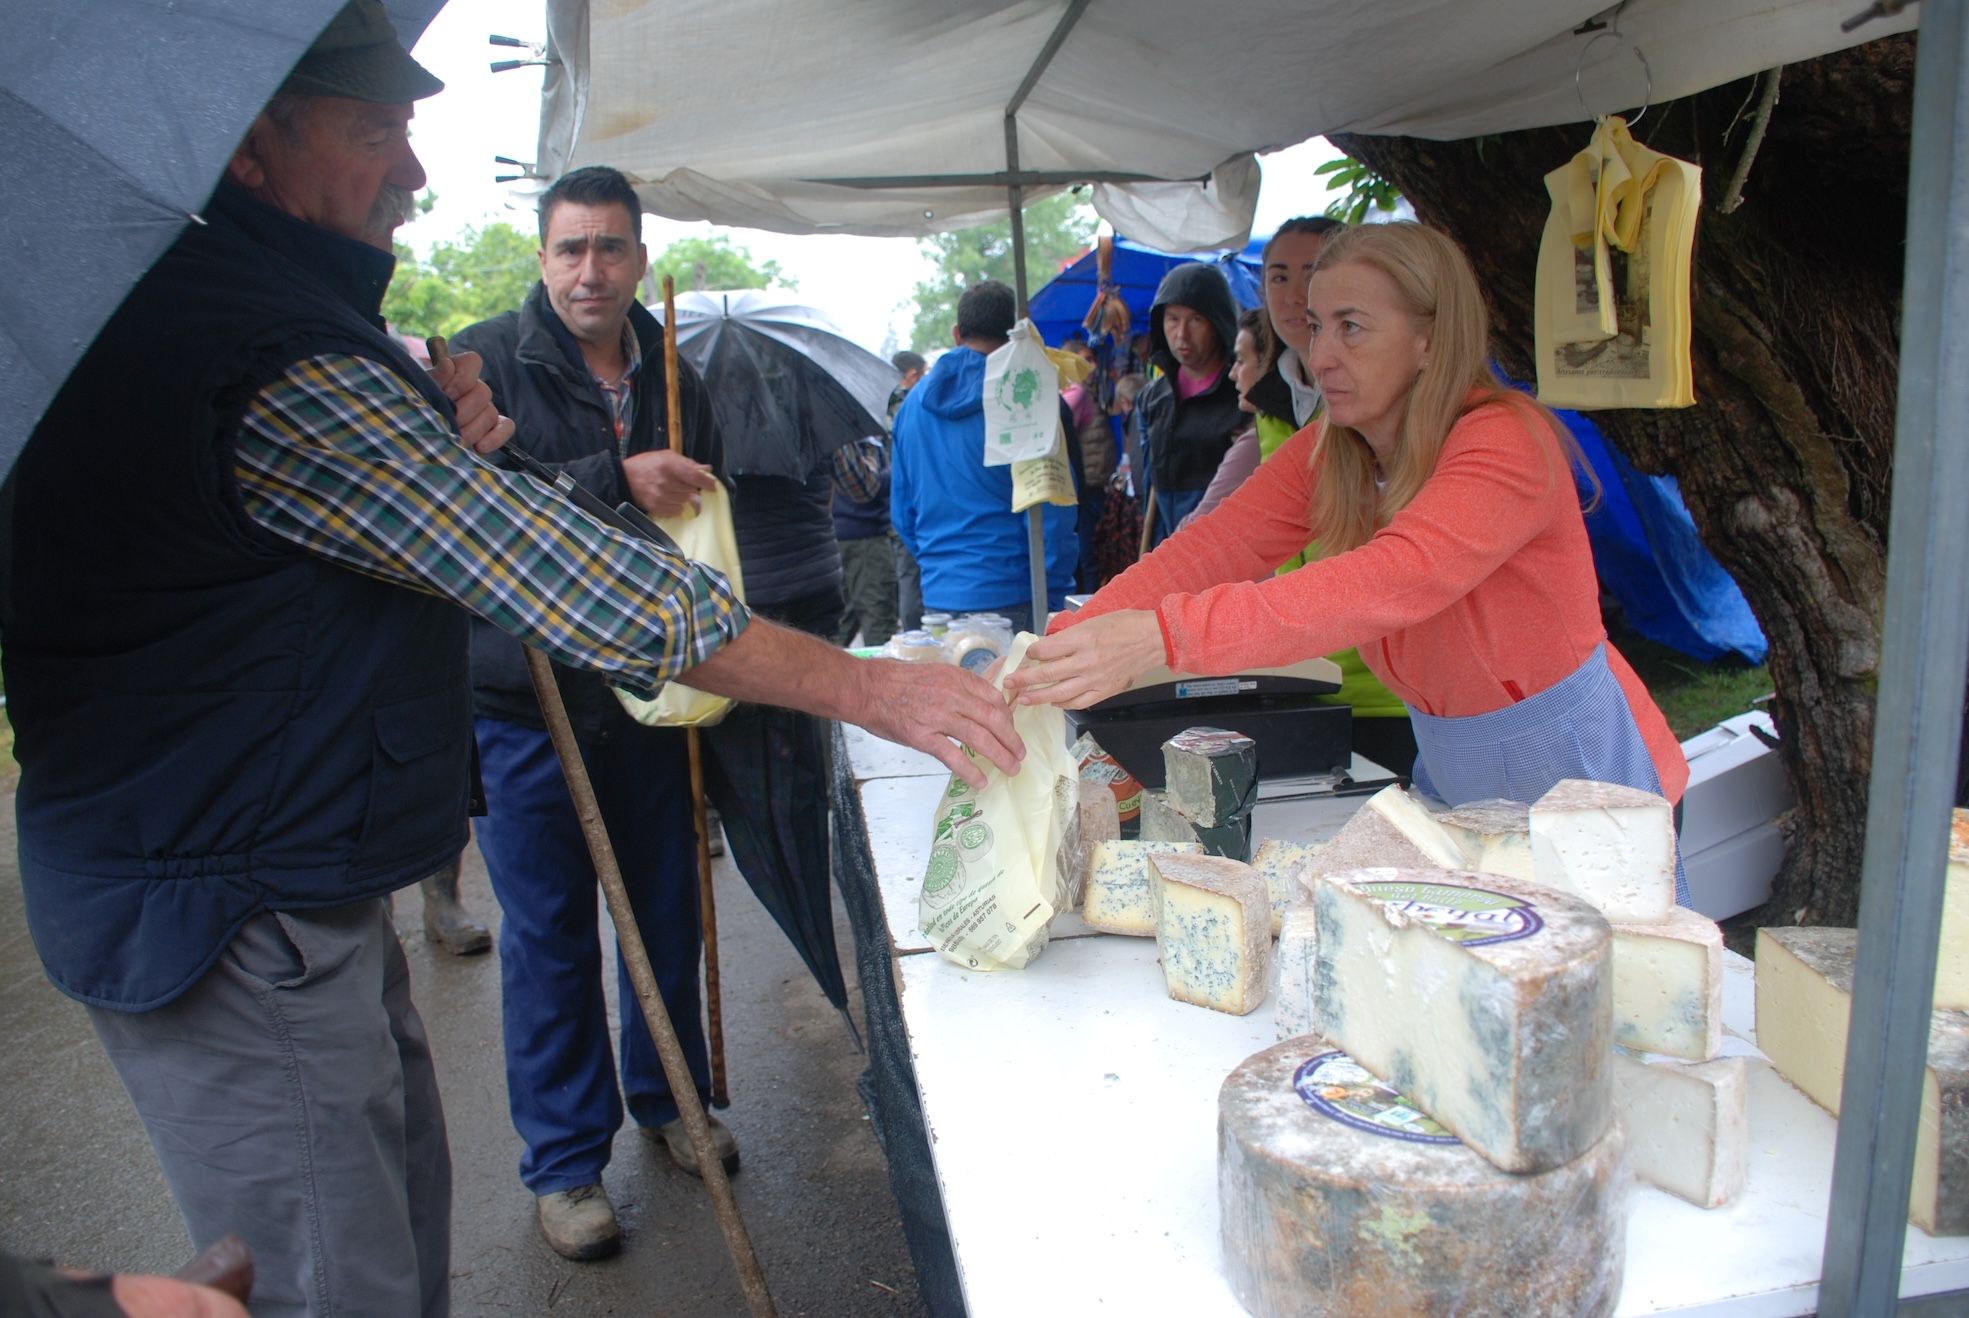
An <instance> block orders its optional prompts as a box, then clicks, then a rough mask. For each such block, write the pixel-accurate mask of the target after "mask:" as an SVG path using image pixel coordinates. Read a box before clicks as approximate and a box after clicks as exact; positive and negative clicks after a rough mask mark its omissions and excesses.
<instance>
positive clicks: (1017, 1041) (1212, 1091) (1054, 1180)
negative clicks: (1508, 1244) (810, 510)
mask: <svg viewBox="0 0 1969 1318" xmlns="http://www.w3.org/2000/svg"><path fill="white" fill-rule="evenodd" d="M846 746H847V752H848V757H849V759H850V762H851V767H850V770H849V771H851V772H852V774H853V776H854V780H855V782H854V790H855V791H856V792H858V794H859V797H860V801H861V805H862V811H863V817H864V818H865V820H866V826H867V831H868V844H869V848H868V850H869V855H870V856H871V858H872V860H873V863H874V870H875V880H876V883H877V886H878V887H879V890H880V901H881V907H882V911H883V914H884V917H885V919H886V923H887V931H888V936H889V940H890V946H891V953H892V958H893V959H892V968H893V977H892V980H891V983H892V984H893V986H894V988H895V992H896V995H897V997H898V999H899V1005H900V1010H901V1017H902V1021H903V1025H904V1028H905V1029H906V1031H907V1037H908V1052H909V1055H910V1059H911V1060H912V1061H913V1063H914V1072H915V1076H914V1078H915V1085H916V1090H917V1094H918V1095H919V1096H920V1099H921V1110H922V1122H923V1125H924V1127H925V1128H926V1130H927V1134H928V1137H929V1146H930V1150H931V1153H932V1157H933V1158H934V1162H935V1171H936V1182H937V1188H938V1190H939V1191H940V1193H941V1198H942V1208H943V1212H944V1217H945V1222H946V1223H947V1226H948V1230H949V1235H950V1240H951V1246H952V1252H953V1254H954V1256H955V1260H956V1268H957V1275H958V1277H959V1279H960V1281H961V1285H962V1290H963V1298H964V1302H965V1305H966V1307H967V1308H968V1310H969V1312H970V1313H971V1314H972V1315H973V1318H995V1316H996V1315H1001V1314H1005V1315H1010V1314H1018V1315H1026V1314H1031V1313H1036V1312H1039V1313H1062V1314H1065V1313H1073V1314H1081V1313H1100V1312H1113V1313H1124V1312H1126V1313H1183V1314H1185V1315H1216V1314H1222V1315H1226V1316H1227V1318H1229V1316H1235V1315H1239V1314H1242V1313H1243V1312H1244V1310H1243V1309H1242V1307H1241V1306H1240V1305H1239V1304H1238V1302H1237V1300H1236V1298H1235V1297H1234V1296H1233V1295H1232V1294H1231V1290H1230V1287H1229V1285H1228V1284H1227V1283H1226V1282H1225V1281H1224V1277H1223V1268H1222V1266H1221V1263H1220V1260H1219V1248H1218V1235H1217V1233H1218V1221H1217V1173H1216V1119H1217V1109H1216V1105H1217V1089H1218V1086H1219V1084H1220V1083H1221V1081H1222V1080H1223V1077H1224V1076H1225V1075H1227V1074H1229V1072H1230V1071H1231V1070H1232V1068H1234V1067H1235V1066H1236V1065H1237V1064H1238V1063H1239V1062H1241V1061H1243V1060H1244V1059H1245V1058H1246V1057H1247V1056H1249V1055H1250V1054H1252V1053H1255V1052H1257V1051H1259V1050H1260V1049H1263V1048H1266V1047H1269V1046H1270V1045H1271V1044H1272V1043H1273V1042H1275V1038H1274V1033H1273V1023H1272V1004H1271V1003H1270V1002H1269V1001H1268V1002H1267V1003H1265V1004H1264V1005H1263V1006H1262V1007H1260V1008H1259V1009H1258V1010H1257V1011H1255V1012H1253V1013H1252V1014H1250V1015H1249V1016H1243V1017H1237V1016H1228V1015H1224V1014H1222V1013H1219V1012H1213V1011H1208V1010H1205V1009H1201V1008H1197V1007H1191V1006H1187V1005H1184V1004H1181V1003H1177V1002H1172V1001H1170V1000H1169V998H1168V997H1167V996H1166V995H1165V993H1164V990H1163V982H1162V973H1161V970H1160V969H1159V967H1158V966H1157V963H1156V949H1155V942H1154V940H1153V939H1138V938H1125V937H1118V936H1114V935H1109V934H1103V933H1100V932H1098V931H1096V930H1092V929H1089V928H1088V927H1087V926H1086V925H1084V924H1082V923H1081V922H1080V921H1079V919H1078V918H1077V917H1063V918H1062V919H1061V920H1060V921H1058V922H1056V925H1055V933H1054V938H1053V943H1052V945H1050V946H1048V947H1047V948H1046V950H1045V951H1044V952H1043V953H1041V955H1040V956H1039V957H1038V958H1037V959H1036V960H1035V961H1034V962H1033V963H1032V964H1031V965H1030V966H1028V967H1027V968H1026V969H1025V970H1023V971H1003V972H998V973H994V974H985V973H979V972H975V971H967V970H965V969H963V968H961V967H959V966H957V965H955V964H953V963H951V962H948V961H945V960H944V959H943V958H941V957H939V956H937V955H936V953H935V952H933V951H931V950H929V946H928V943H927V941H926V940H925V939H924V937H923V935H922V933H921V931H920V930H918V929H917V928H916V886H917V883H918V881H919V880H920V878H921V875H922V870H923V862H924V860H925V858H926V847H925V842H926V839H927V833H928V822H929V819H930V813H931V809H932V807H933V806H934V804H935V802H936V800H937V797H938V795H939V793H940V792H941V790H942V787H943V783H944V781H945V777H946V774H945V771H944V769H943V768H942V766H941V765H939V764H937V762H936V761H934V760H933V759H931V758H930V757H928V756H924V755H917V754H916V753H914V752H910V751H905V750H900V749H898V748H895V747H891V746H887V745H886V744H885V743H881V742H878V741H876V740H874V739H873V738H868V737H866V736H865V735H863V734H859V733H858V732H855V731H853V730H850V731H849V732H848V734H847V737H846ZM864 766H866V769H867V771H864ZM1358 803H1359V797H1358V796H1355V797H1352V798H1343V799H1339V800H1328V801H1290V802H1277V803H1272V804H1267V803H1266V802H1265V801H1264V800H1263V799H1262V798H1261V801H1260V806H1259V813H1258V816H1257V819H1256V830H1257V833H1258V836H1260V837H1273V836H1284V837H1292V838H1295V839H1299V840H1317V839H1319V838H1322V837H1325V836H1330V835H1331V833H1332V832H1333V831H1334V830H1335V829H1337V828H1338V827H1339V825H1340V823H1341V822H1343V821H1344V820H1345V819H1346V818H1347V817H1348V816H1349V815H1350V814H1351V813H1352V811H1353V809H1354V808H1355V807H1356V806H1357V805H1358ZM865 991H866V987H865ZM1752 1014H1753V982H1752V975H1751V963H1750V962H1748V961H1746V960H1744V959H1743V958H1741V957H1736V956H1730V957H1729V961H1728V968H1727V979H1726V986H1725V1002H1724V1021H1725V1027H1726V1028H1727V1029H1728V1030H1729V1031H1730V1032H1731V1033H1733V1034H1736V1035H1739V1036H1740V1037H1742V1038H1744V1039H1747V1040H1749V1041H1751V1042H1753V1043H1754V1042H1755V1032H1754V1029H1753V1023H1752ZM1750 1131H1751V1153H1750V1175H1749V1181H1748V1185H1747V1188H1746V1189H1745V1191H1744V1193H1743V1195H1742V1196H1741V1198H1739V1199H1738V1201H1737V1202H1736V1203H1734V1204H1732V1205H1730V1206H1729V1207H1727V1208H1723V1209H1716V1210H1711V1211H1703V1210H1701V1209H1697V1208H1695V1207H1693V1206H1692V1205H1689V1204H1686V1203H1683V1202H1682V1201H1681V1200H1679V1199H1676V1198H1673V1197H1672V1196H1670V1195H1667V1194H1664V1193H1663V1192H1661V1191H1659V1190H1655V1189H1652V1188H1650V1187H1646V1186H1640V1185H1637V1186H1636V1187H1635V1191H1634V1195H1633V1200H1632V1204H1631V1208H1630V1216H1629V1226H1628V1238H1627V1267H1626V1281H1625V1286H1624V1289H1623V1291H1622V1294H1621V1300H1620V1305H1619V1308H1618V1310H1617V1312H1618V1313H1620V1314H1623V1315H1628V1314H1656V1313H1729V1314H1739V1315H1757V1316H1763V1315H1794V1314H1809V1313H1812V1312H1813V1311H1814V1310H1815V1309H1816V1307H1817V1295H1818V1276H1819V1261H1820V1253H1821V1249H1822V1247H1823V1244H1824V1238H1825V1214H1826V1203H1827V1198H1828V1194H1829V1191H1830V1187H1831V1181H1832V1149H1833V1139H1834V1122H1833V1119H1832V1118H1831V1117H1830V1116H1829V1115H1828V1114H1826V1113H1825V1112H1824V1111H1823V1110H1821V1109H1820V1108H1819V1107H1818V1106H1817V1105H1816V1104H1814V1103H1813V1102H1812V1101H1811V1100H1810V1099H1808V1098H1806V1097H1805V1096H1804V1095H1803V1094H1802V1093H1800V1092H1799V1091H1798V1090H1796V1089H1794V1088H1793V1087H1792V1086H1791V1085H1790V1084H1788V1083H1787V1082H1786V1081H1785V1080H1784V1079H1783V1078H1781V1077H1780V1076H1779V1075H1778V1074H1777V1073H1776V1072H1775V1071H1774V1070H1772V1069H1771V1067H1770V1066H1769V1064H1768V1063H1765V1062H1763V1061H1761V1060H1760V1059H1753V1060H1752V1063H1751V1086H1750ZM905 1211H907V1206H905ZM1904 1259H1905V1263H1904V1271H1903V1274H1902V1290H1901V1293H1902V1295H1903V1296H1904V1297H1913V1296H1922V1295H1934V1294H1938V1293H1942V1292H1949V1291H1955V1290H1959V1289H1963V1288H1969V1238H1961V1237H1956V1238H1941V1239H1937V1238H1934V1237H1930V1236H1929V1235H1927V1234H1926V1233H1925V1232H1923V1231H1921V1230H1920V1229H1919V1228H1917V1227H1914V1226H1910V1227H1909V1228H1908V1236H1907V1247H1906V1251H1905V1255H1904ZM1039 1296H1043V1297H1044V1300H1043V1302H1036V1301H1035V1297H1039Z"/></svg>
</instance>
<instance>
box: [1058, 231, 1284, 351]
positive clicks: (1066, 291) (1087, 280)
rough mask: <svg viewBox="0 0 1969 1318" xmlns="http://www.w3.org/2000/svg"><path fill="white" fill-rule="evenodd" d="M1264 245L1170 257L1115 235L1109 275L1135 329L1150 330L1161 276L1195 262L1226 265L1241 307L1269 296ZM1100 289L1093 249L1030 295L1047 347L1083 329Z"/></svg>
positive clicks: (1259, 242) (1257, 242) (1255, 242)
mask: <svg viewBox="0 0 1969 1318" xmlns="http://www.w3.org/2000/svg"><path fill="white" fill-rule="evenodd" d="M1264 246H1265V240H1264V239H1263V238H1254V239H1252V240H1251V242H1250V244H1249V245H1248V246H1246V247H1245V249H1244V250H1243V251H1242V252H1193V253H1191V254H1189V255H1187V256H1171V255H1169V254H1168V253H1167V252H1158V251H1154V250H1152V249H1150V248H1147V247H1143V246H1141V245H1140V244H1138V243H1132V242H1129V241H1128V240H1127V239H1126V238H1116V239H1115V240H1114V260H1113V262H1112V264H1111V265H1110V266H1109V270H1108V274H1109V278H1110V279H1111V280H1112V281H1113V283H1114V285H1115V287H1116V288H1117V289H1119V290H1120V292H1121V299H1122V301H1124V302H1126V303H1127V304H1128V314H1129V316H1130V317H1131V318H1132V319H1133V322H1134V332H1135V333H1136V334H1142V333H1146V332H1147V331H1148V327H1149V308H1150V307H1152V306H1154V305H1155V290H1156V286H1157V285H1159V284H1160V283H1161V282H1162V277H1163V276H1164V275H1166V274H1168V273H1169V272H1170V271H1171V270H1174V269H1175V268H1176V267H1177V266H1179V265H1184V264H1186V263H1188V262H1191V261H1208V262H1210V263H1211V264H1213V265H1215V266H1216V267H1217V268H1218V269H1220V270H1222V271H1223V272H1224V277H1225V278H1226V279H1228V280H1230V282H1231V296H1233V297H1235V298H1236V299H1237V304H1238V305H1239V306H1240V307H1255V306H1258V305H1260V304H1261V303H1262V302H1263V301H1264V300H1265V294H1264V287H1263V285H1262V284H1261V283H1260V282H1259V254H1260V253H1261V252H1262V251H1263V250H1264ZM1099 288H1100V283H1099V276H1098V274H1097V272H1096V269H1095V253H1094V251H1093V249H1091V248H1090V249H1089V250H1087V251H1085V252H1083V253H1081V255H1080V256H1079V257H1078V258H1076V259H1075V260H1074V262H1073V264H1071V265H1069V266H1068V267H1067V268H1066V269H1064V270H1062V271H1060V273H1059V274H1057V275H1055V276H1053V278H1052V279H1051V280H1050V281H1048V282H1047V284H1046V286H1045V287H1044V288H1042V289H1040V290H1039V291H1038V292H1036V293H1034V294H1033V295H1032V299H1031V302H1030V304H1029V305H1030V307H1031V311H1030V313H1029V314H1030V315H1031V316H1032V323H1033V326H1034V327H1035V328H1036V329H1038V331H1039V332H1040V333H1041V334H1042V335H1044V336H1045V338H1046V343H1047V346H1048V347H1053V348H1057V347H1059V346H1060V344H1061V343H1062V342H1064V341H1065V340H1066V339H1068V338H1071V337H1073V336H1075V335H1077V334H1081V333H1083V331H1082V330H1081V322H1082V321H1083V320H1085V319H1086V317H1087V309H1088V308H1089V307H1091V306H1093V305H1094V294H1095V293H1096V292H1098V291H1099Z"/></svg>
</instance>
